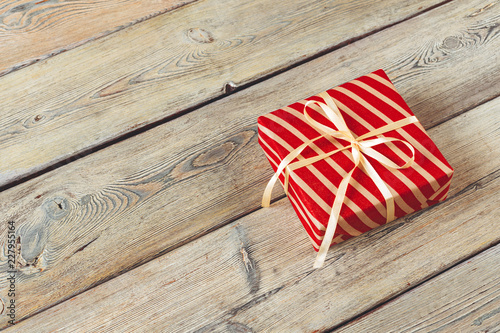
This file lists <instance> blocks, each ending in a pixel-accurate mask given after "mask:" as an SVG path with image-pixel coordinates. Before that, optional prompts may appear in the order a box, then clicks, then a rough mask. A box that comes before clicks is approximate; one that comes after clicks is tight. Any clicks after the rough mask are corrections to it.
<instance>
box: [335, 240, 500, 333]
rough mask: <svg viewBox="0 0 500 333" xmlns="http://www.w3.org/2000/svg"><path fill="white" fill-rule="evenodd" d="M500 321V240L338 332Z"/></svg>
mask: <svg viewBox="0 0 500 333" xmlns="http://www.w3.org/2000/svg"><path fill="white" fill-rule="evenodd" d="M499 327H500V245H496V246H495V247H493V248H491V249H489V250H487V251H484V252H482V253H480V254H478V255H476V256H475V257H473V258H472V259H471V260H469V261H467V262H464V263H462V264H460V265H459V266H457V267H454V268H452V269H451V270H449V271H447V272H445V273H443V274H440V275H438V276H437V277H435V278H433V279H432V280H430V281H428V282H426V283H424V284H423V285H421V286H418V287H417V288H415V289H413V290H411V291H409V292H407V293H405V294H403V295H401V296H400V297H398V298H397V299H395V300H393V301H391V302H390V303H388V304H384V305H383V306H381V307H380V308H378V309H376V310H375V311H373V312H372V313H370V314H368V315H366V316H363V317H362V318H360V319H358V320H355V321H353V322H352V323H349V324H348V325H346V326H344V327H342V328H340V329H338V330H336V331H335V332H339V333H340V332H342V333H347V332H373V333H376V332H381V333H382V332H383V333H386V332H393V331H398V332H494V331H495V329H498V328H499Z"/></svg>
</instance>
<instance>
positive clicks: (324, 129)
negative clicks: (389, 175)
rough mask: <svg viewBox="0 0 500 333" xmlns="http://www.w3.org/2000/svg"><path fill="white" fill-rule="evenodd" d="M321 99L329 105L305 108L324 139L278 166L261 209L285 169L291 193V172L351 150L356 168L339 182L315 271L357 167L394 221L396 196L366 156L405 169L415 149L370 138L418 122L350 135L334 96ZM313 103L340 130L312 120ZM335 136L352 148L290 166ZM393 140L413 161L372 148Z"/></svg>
mask: <svg viewBox="0 0 500 333" xmlns="http://www.w3.org/2000/svg"><path fill="white" fill-rule="evenodd" d="M319 96H320V97H322V98H323V100H324V101H325V102H326V104H325V103H322V102H317V101H308V102H307V103H306V104H305V106H304V116H305V118H306V120H307V122H308V123H309V124H310V125H311V126H313V127H314V128H315V129H317V130H318V131H319V132H320V133H323V134H322V135H321V136H318V137H316V138H314V139H311V140H308V141H306V142H304V143H303V144H302V145H300V146H299V147H298V148H296V149H294V150H292V151H291V152H290V153H289V154H288V155H287V156H286V157H285V158H284V159H283V160H282V161H281V163H280V164H279V165H278V169H277V170H276V173H275V174H274V175H273V177H272V178H271V179H270V180H269V183H268V184H267V187H266V189H265V191H264V195H263V198H262V206H263V207H269V204H270V202H271V192H272V189H273V187H274V184H275V183H276V181H277V180H278V178H279V175H280V174H281V173H282V172H283V170H285V182H284V184H283V187H284V189H285V193H286V194H288V178H289V174H290V172H291V171H293V170H295V169H298V168H301V167H304V166H307V165H310V164H312V163H314V162H316V161H319V160H323V159H325V158H327V157H329V156H332V155H334V154H336V153H338V152H340V151H343V150H347V149H351V153H352V159H353V161H354V167H353V168H352V169H351V170H350V171H349V173H348V174H347V175H346V176H345V177H344V178H343V180H342V182H341V183H340V185H339V187H338V190H337V194H336V196H335V200H334V202H333V206H332V210H331V212H330V218H329V220H328V224H327V227H326V231H325V235H324V237H323V240H322V242H321V246H320V248H319V251H318V255H317V257H316V261H315V262H314V268H319V267H321V266H323V263H324V261H325V258H326V253H327V252H328V249H329V248H330V245H331V243H332V240H333V236H334V234H335V230H336V229H337V223H338V219H339V217H340V210H341V208H342V204H343V202H344V198H345V195H346V192H347V186H348V185H349V181H350V179H351V177H352V174H353V173H354V170H356V168H358V167H360V168H362V169H364V171H365V172H366V173H367V174H368V176H370V177H371V179H372V180H373V182H374V183H375V185H376V186H377V188H378V189H379V191H380V192H381V193H382V195H383V196H384V199H385V203H386V207H387V215H386V222H390V221H392V220H394V219H395V216H394V210H395V207H394V197H393V195H392V193H391V191H390V190H389V188H388V187H387V185H386V184H385V182H384V181H383V180H382V178H380V176H379V174H378V173H377V171H375V169H374V168H373V166H372V165H371V164H370V162H369V161H368V160H367V159H366V157H365V155H366V156H370V157H371V158H373V159H375V160H377V161H378V162H380V163H381V164H383V165H384V166H386V167H387V168H389V169H405V168H408V167H409V166H410V165H411V164H412V163H413V162H414V160H415V150H414V148H413V146H412V145H411V144H409V143H408V142H406V141H403V140H400V139H396V138H388V137H381V138H379V137H377V138H373V139H369V140H367V139H368V138H371V137H374V136H378V135H380V134H384V133H386V132H389V131H392V130H395V129H398V128H401V127H403V126H405V125H409V124H412V123H416V122H418V120H417V118H416V117H415V116H411V117H408V118H405V119H402V120H399V121H396V122H394V123H391V124H388V125H385V126H382V127H380V128H378V129H375V130H373V131H371V132H369V133H366V134H364V135H361V136H358V137H356V136H355V134H354V133H352V132H351V130H350V129H349V128H348V127H347V125H346V123H345V120H344V118H343V117H342V114H341V113H340V111H339V109H338V107H337V105H336V104H335V102H334V100H333V99H332V97H331V96H330V95H329V94H328V93H326V92H324V93H321V94H319ZM311 104H317V105H319V106H320V107H321V109H322V110H323V111H324V112H325V115H326V116H327V117H328V119H329V120H330V121H331V122H332V123H333V124H334V125H335V127H336V128H337V129H334V128H332V127H329V126H326V125H323V124H321V123H319V122H317V121H316V120H314V119H312V118H311V116H310V115H309V114H308V113H307V106H308V105H311ZM328 136H330V137H332V138H336V139H341V140H346V141H348V142H349V145H347V146H345V147H342V148H340V149H337V150H334V151H331V152H328V153H324V154H320V155H317V156H314V157H310V158H306V159H303V160H300V161H297V162H294V163H291V162H292V161H293V160H294V159H295V158H296V157H297V156H299V155H300V153H301V152H302V151H303V150H304V149H305V148H306V147H308V146H309V145H310V144H311V143H313V142H314V141H316V140H319V139H321V138H323V137H328ZM393 141H399V142H402V143H404V144H405V145H406V146H407V147H408V148H409V149H410V151H411V158H409V159H408V160H407V161H406V163H405V164H404V165H398V164H396V163H394V162H393V161H391V160H390V159H389V158H387V157H386V156H384V155H382V154H381V153H379V152H378V151H376V150H375V149H373V148H372V147H374V146H377V145H380V144H385V143H388V142H393Z"/></svg>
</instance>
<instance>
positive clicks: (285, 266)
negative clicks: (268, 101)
mask: <svg viewBox="0 0 500 333" xmlns="http://www.w3.org/2000/svg"><path fill="white" fill-rule="evenodd" d="M489 104H490V105H482V106H480V107H478V108H477V109H476V110H473V111H471V113H475V114H476V115H475V117H472V118H474V119H476V121H478V119H480V118H481V115H484V113H486V112H488V111H489V109H490V108H491V107H492V105H491V103H489ZM494 106H495V107H493V110H499V107H500V99H498V100H496V101H494ZM461 120H462V123H464V122H466V121H469V118H468V117H467V115H463V116H461ZM445 125H446V124H443V126H445ZM449 127H450V128H449V130H453V129H454V128H455V127H454V126H449ZM495 134H496V135H497V136H498V128H497V129H496V133H495ZM484 136H485V137H487V136H488V134H484ZM456 139H458V138H456ZM465 147H467V144H466V146H465ZM469 149H473V148H469ZM497 160H498V156H497ZM459 170H460V169H459ZM499 187H500V170H496V171H494V172H492V173H491V174H489V175H487V176H485V177H483V178H481V179H479V180H478V181H475V182H473V183H469V185H468V186H466V187H465V188H464V189H462V190H461V191H459V192H457V193H456V194H455V195H453V196H451V197H450V198H449V199H448V200H447V201H444V202H442V203H439V204H437V205H435V206H432V207H430V208H428V209H426V210H424V211H420V212H416V213H414V214H411V215H409V216H407V217H404V218H401V219H398V220H396V221H393V222H391V223H389V224H387V225H384V226H382V227H380V228H377V229H373V230H371V231H369V232H367V233H364V234H363V235H361V236H358V237H355V238H352V239H350V240H348V241H346V242H344V243H341V244H339V245H336V246H334V247H333V248H332V249H330V251H329V254H328V257H327V261H326V265H325V266H324V268H323V269H320V270H312V269H311V265H312V262H313V258H314V255H315V252H313V251H312V250H311V245H310V243H309V241H308V240H307V237H305V234H304V231H303V230H302V228H301V225H300V222H299V221H298V219H296V218H290V216H292V214H293V210H292V209H291V207H290V205H289V204H288V203H287V201H286V199H284V200H280V202H278V203H277V204H275V205H274V206H273V207H272V208H271V209H269V210H267V211H266V210H264V209H261V210H259V211H257V212H255V213H253V214H251V215H247V216H246V217H244V218H242V219H241V220H239V221H236V222H234V223H232V224H231V225H227V226H225V227H223V228H221V229H219V230H217V231H214V232H213V233H210V234H208V235H206V236H205V237H203V238H200V239H198V240H196V241H194V242H191V243H189V244H186V245H185V246H183V247H181V248H178V249H176V250H175V251H172V252H170V253H168V254H166V255H164V256H162V257H160V258H157V259H154V260H153V261H151V262H149V263H147V264H145V265H143V266H141V267H138V268H136V269H134V270H131V271H129V272H127V273H125V274H123V275H121V276H119V277H116V278H115V279H113V280H111V281H108V282H106V283H105V284H102V285H100V286H97V287H95V288H93V289H91V290H88V291H86V292H84V293H82V294H80V295H78V296H75V297H73V298H72V299H71V300H68V301H66V302H63V303H60V304H58V305H56V306H54V307H52V308H50V309H48V310H46V311H44V312H41V313H39V314H37V315H35V316H33V317H31V318H28V319H27V320H24V321H21V322H20V323H19V324H18V325H19V327H18V328H19V329H28V330H29V329H32V328H35V327H37V328H39V329H40V330H42V331H49V330H53V329H57V328H59V329H64V330H69V331H71V330H74V329H76V328H80V329H83V330H85V331H89V332H90V331H98V330H103V329H109V330H121V331H133V330H135V329H139V328H140V329H143V330H147V329H153V328H154V329H156V330H168V331H169V332H185V331H196V330H199V331H200V332H205V331H210V332H223V331H227V330H230V328H236V327H240V328H241V329H245V330H243V331H244V332H252V331H273V332H294V331H301V332H303V331H313V330H319V331H322V330H325V326H326V327H329V326H330V327H331V326H332V324H333V325H338V324H340V323H342V322H345V321H346V320H349V319H350V318H353V317H354V316H355V315H356V314H357V313H359V311H360V310H361V311H366V310H367V309H369V308H373V306H376V305H377V304H380V301H383V300H386V299H389V298H393V297H394V296H396V295H398V294H401V293H402V292H404V291H405V290H407V289H408V288H409V287H410V286H411V285H414V284H418V283H420V282H421V281H422V280H427V279H428V278H429V277H430V276H435V275H437V274H438V273H439V272H441V271H443V270H444V269H446V268H447V267H450V266H452V265H454V264H455V263H456V262H460V261H463V260H464V258H469V257H470V254H471V253H478V252H480V251H482V250H483V249H486V248H489V247H491V245H493V244H498V242H499V241H500V234H499V233H498V230H497V229H495V228H492V225H491V223H492V222H493V221H494V220H495V218H496V216H497V215H498V213H500V211H499V207H500V205H499V202H498V196H497V193H498V189H499ZM471 200H474V201H477V204H475V205H470V201H471ZM477 216H481V217H482V218H480V219H478V218H477ZM268 220H272V221H273V229H274V230H273V232H272V233H270V232H269V226H268V222H267V221H268ZM292 220H293V221H292ZM291 222H293V223H291ZM476 229H477V230H476ZM380 258H384V260H383V261H382V260H380ZM429 258H433V259H432V260H429ZM332 277H333V278H332ZM89 306H90V307H92V308H93V311H92V312H91V313H89V311H88V307H89ZM63 318H64V320H63ZM61 322H64V324H63V325H64V326H60V325H61Z"/></svg>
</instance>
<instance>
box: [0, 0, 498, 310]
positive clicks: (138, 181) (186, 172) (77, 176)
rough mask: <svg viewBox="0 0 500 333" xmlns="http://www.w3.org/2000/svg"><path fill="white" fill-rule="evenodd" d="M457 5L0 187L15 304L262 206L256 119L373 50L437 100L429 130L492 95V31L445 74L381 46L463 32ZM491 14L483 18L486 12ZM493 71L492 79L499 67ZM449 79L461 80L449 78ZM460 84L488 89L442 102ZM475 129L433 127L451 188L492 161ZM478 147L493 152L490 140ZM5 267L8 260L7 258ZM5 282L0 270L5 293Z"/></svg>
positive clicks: (48, 300) (38, 304)
mask: <svg viewBox="0 0 500 333" xmlns="http://www.w3.org/2000/svg"><path fill="white" fill-rule="evenodd" d="M478 3H481V5H482V4H483V3H482V2H478ZM462 4H463V8H462V9H461V11H460V10H458V9H456V6H453V7H451V8H447V7H443V8H442V9H439V10H436V11H435V12H434V11H432V12H429V13H428V14H426V15H425V16H422V17H418V18H416V19H412V20H410V21H408V22H405V23H403V24H401V25H398V26H394V27H392V28H390V29H388V30H387V31H384V32H383V33H380V34H377V35H376V36H375V35H374V36H371V37H369V38H365V39H363V40H361V41H359V42H357V43H353V44H351V45H349V46H347V47H345V48H342V49H341V50H338V51H336V52H334V53H332V54H329V55H327V56H324V57H321V58H318V59H317V60H315V61H313V62H310V63H307V64H305V65H302V66H300V67H298V68H296V69H293V70H291V71H288V72H286V73H283V74H281V75H279V76H276V77H274V78H272V79H270V80H267V81H265V82H262V83H260V84H258V85H255V86H253V87H251V88H248V89H245V90H244V91H241V92H238V93H236V94H234V95H232V96H229V97H228V98H224V99H222V100H220V101H218V102H216V103H212V104H210V105H208V106H206V107H204V108H202V109H200V110H198V111H196V112H194V113H192V114H188V115H185V116H182V117H180V118H178V119H176V120H174V121H172V122H170V123H167V124H165V125H162V126H159V127H157V128H154V129H152V130H149V131H147V132H145V133H143V134H141V135H139V136H137V137H134V138H130V139H128V140H126V141H123V142H121V143H118V144H115V145H113V146H111V147H109V148H106V149H104V150H101V151H99V152H96V153H94V154H91V155H89V156H87V157H85V158H82V159H80V160H78V161H76V162H74V163H71V164H69V165H66V166H63V167H61V168H59V169H57V170H54V171H52V172H49V173H47V174H45V175H43V176H41V177H38V178H36V179H33V180H31V181H29V182H26V183H24V184H21V185H19V186H16V187H15V188H12V189H9V190H7V191H4V192H2V193H0V205H2V207H1V208H2V213H3V214H2V215H1V218H2V221H1V222H2V223H1V224H0V228H2V229H1V232H2V234H1V235H4V236H1V238H0V242H4V240H5V239H6V236H5V233H6V229H5V225H6V224H5V222H6V221H8V220H13V221H15V222H16V223H17V225H18V231H17V232H18V236H19V237H20V240H21V247H22V250H21V257H22V258H23V259H22V261H21V264H20V265H21V266H20V267H19V269H20V271H21V273H20V275H19V280H18V288H19V289H20V291H21V292H20V296H19V297H20V302H19V304H22V305H21V306H20V308H19V309H18V316H19V317H18V318H23V317H25V316H28V315H30V314H32V313H34V312H36V311H39V310H41V309H43V308H45V307H48V306H50V305H52V304H55V303H57V302H59V301H61V300H63V299H66V298H68V297H70V296H72V295H74V294H75V293H79V292H81V291H83V290H86V289H88V288H89V287H91V286H93V285H95V284H98V283H100V282H102V281H105V280H107V279H110V278H112V277H113V276H116V275H119V274H121V273H122V272H124V271H127V270H129V269H130V268H131V267H135V266H137V265H140V264H141V263H143V262H146V261H148V260H151V259H152V258H153V257H155V256H158V255H159V254H161V253H165V252H167V251H169V250H171V249H172V248H175V247H178V246H179V245H181V244H183V243H186V242H188V241H189V240H191V239H193V238H196V237H199V236H200V235H203V234H205V233H207V232H210V231H211V230H213V229H215V228H218V227H220V226H222V225H224V224H226V223H228V222H229V221H231V220H233V219H234V218H236V217H238V216H241V215H243V214H246V213H248V212H250V211H252V210H255V209H257V208H258V207H259V205H260V197H261V194H262V190H263V188H264V186H265V183H266V182H267V180H268V179H269V178H270V176H271V168H270V167H269V165H268V162H267V161H266V159H265V157H264V155H263V153H262V151H261V149H260V147H259V146H258V144H257V141H256V119H257V116H259V115H261V114H265V113H267V112H269V111H271V110H273V109H276V108H279V107H281V106H283V105H287V104H290V103H291V102H293V101H296V100H298V99H301V98H304V97H307V96H310V95H312V94H314V93H317V92H318V91H322V90H325V89H326V88H328V87H331V86H334V85H337V84H340V83H343V82H345V81H348V80H350V79H352V78H354V77H356V76H359V75H362V74H365V73H367V72H368V71H369V69H370V66H372V68H373V67H374V66H375V65H368V64H366V57H367V56H368V55H370V54H373V57H374V61H375V62H376V63H377V66H378V65H379V64H381V63H382V64H393V66H394V67H393V68H392V70H391V72H390V75H391V77H392V78H396V79H397V78H398V77H407V79H405V80H403V81H401V82H398V81H397V80H396V86H397V88H398V89H399V91H400V92H401V94H402V95H403V96H404V97H405V98H406V96H407V95H408V96H410V97H409V98H408V99H407V101H408V103H409V105H410V107H413V106H415V105H419V106H420V107H421V106H422V105H425V103H422V101H426V100H432V99H433V98H435V99H436V103H435V104H434V105H433V107H432V108H430V109H423V110H422V109H419V108H414V109H415V113H416V114H417V116H418V117H420V118H421V119H422V122H423V123H424V125H425V126H426V127H428V126H429V124H436V123H439V122H442V121H443V117H444V118H447V117H449V115H450V114H451V113H452V110H453V112H455V113H457V112H458V113H459V112H461V111H462V110H463V109H467V108H470V107H473V106H474V105H475V104H477V103H480V102H481V101H482V100H484V99H485V98H487V97H488V96H490V95H491V93H492V91H491V87H490V86H489V85H488V84H489V81H488V80H487V79H485V77H487V76H488V75H487V74H488V73H490V72H487V71H489V70H490V69H491V67H489V65H490V63H489V62H485V61H486V59H491V58H494V57H495V56H496V50H497V46H498V38H497V39H494V38H490V39H487V38H485V39H484V42H483V43H481V44H480V45H475V46H473V47H470V48H467V47H464V48H463V49H462V51H463V54H460V52H458V51H457V52H456V53H455V55H454V57H453V58H452V59H451V60H450V61H449V62H448V63H447V68H448V70H440V67H439V64H436V65H435V66H434V67H432V69H433V70H434V71H430V72H427V73H426V75H419V74H418V72H417V73H416V74H415V75H409V74H408V75H405V73H410V72H411V71H412V70H414V68H417V69H418V66H417V67H415V66H400V67H397V66H396V65H395V64H396V63H397V59H399V58H401V57H403V54H404V53H403V52H402V51H401V50H400V51H399V52H400V53H398V52H395V51H396V50H398V49H401V48H400V47H396V46H394V48H390V47H384V46H383V45H385V44H388V42H389V41H392V40H398V38H401V37H400V36H401V35H402V34H401V33H402V32H403V31H416V30H417V29H416V28H417V27H426V26H431V25H432V24H433V23H436V24H438V23H439V24H442V26H438V27H439V28H440V29H438V30H437V31H438V32H439V34H438V35H432V31H434V29H432V30H431V29H430V28H429V29H430V30H428V31H423V33H425V34H426V36H427V38H426V39H424V41H425V43H427V44H429V43H430V42H429V40H434V43H435V44H439V43H440V42H439V40H442V39H443V38H446V37H447V36H453V35H459V34H461V33H464V31H467V24H466V23H467V22H469V23H471V22H475V21H474V20H475V19H472V18H471V21H467V20H464V21H461V20H457V19H456V17H457V16H459V15H458V14H457V12H459V13H461V14H460V16H466V14H467V15H468V13H470V12H472V10H471V9H470V7H469V4H470V3H469V4H465V2H462ZM472 5H474V6H479V5H478V4H476V3H472ZM433 12H434V13H433ZM447 14H448V16H447ZM487 14H488V12H487V11H486V12H485V13H484V15H485V16H483V17H485V18H486V19H488V16H486V15H487ZM490 21H491V20H490ZM429 22H432V24H431V23H429ZM488 29H489V28H488ZM490 30H491V29H490ZM420 33H422V32H421V31H420V32H419V33H418V36H420ZM490 35H493V34H492V33H490ZM405 38H406V39H399V42H401V43H405V44H407V45H410V44H411V42H413V41H415V40H418V38H417V37H416V35H407V36H406V37H405ZM381 41H387V43H382V42H381ZM495 43H497V44H495ZM424 45H425V44H424ZM414 47H416V48H419V46H418V45H415V46H414ZM360 50H364V51H363V52H364V53H360ZM392 57H394V58H392ZM403 58H404V57H403ZM345 59H349V61H350V66H351V67H347V68H346V67H343V66H344V63H345V61H344V60H345ZM381 59H384V60H383V61H382V60H381ZM379 61H380V62H379ZM415 61H416V62H418V61H421V59H415ZM474 61H477V62H485V65H484V66H480V67H477V68H476V67H474V68H473V69H471V68H470V67H468V66H467V64H471V63H474ZM495 65H496V64H495ZM454 66H457V67H460V68H462V71H461V73H460V74H462V73H471V75H469V76H467V77H466V78H463V77H462V75H458V74H456V73H455V71H454V70H451V69H452V68H454ZM354 68H356V70H357V71H354ZM492 68H493V69H495V67H492ZM493 73H494V74H495V75H497V74H496V73H498V69H496V72H495V71H494V70H493ZM431 74H432V75H431ZM449 76H451V77H455V78H456V80H449V79H448V78H449ZM332 78H334V79H332ZM441 81H442V84H439V85H437V84H436V83H435V82H441ZM465 81H467V82H468V84H471V83H470V82H473V83H474V84H476V85H478V86H481V87H483V88H484V89H483V90H479V91H480V93H477V94H472V95H468V96H469V97H468V98H464V99H458V98H457V103H455V104H454V105H448V104H446V101H447V100H449V99H451V97H450V96H455V97H456V96H457V95H456V94H459V96H461V91H459V92H458V93H457V91H455V88H456V87H457V84H459V83H460V82H462V83H463V82H465ZM303 82H308V84H307V85H304V84H303ZM433 82H434V84H433ZM497 84H498V83H497ZM421 86H426V87H427V86H432V87H433V89H422V88H421ZM414 90H420V91H421V95H415V94H413V93H412V91H414ZM484 91H486V93H483V92H484ZM497 92H498V91H497ZM441 103H445V104H441ZM436 110H439V111H440V112H436ZM441 110H444V111H443V113H444V115H443V114H442V113H441ZM446 110H448V112H445V111H446ZM491 117H492V116H491ZM488 119H489V118H488ZM471 124H476V125H477V126H478V127H475V129H476V130H477V131H478V132H479V134H475V135H477V136H474V135H473V136H472V137H463V136H460V135H459V134H461V133H457V134H456V135H455V133H454V131H450V132H447V133H449V134H446V136H442V135H441V134H440V132H439V131H438V132H433V133H434V134H433V135H432V137H434V136H435V139H436V142H437V143H438V146H440V148H442V149H443V150H444V152H445V155H446V157H447V158H448V160H449V161H450V162H451V164H452V165H453V166H454V167H455V168H456V170H464V171H460V172H457V173H456V175H455V186H454V187H452V192H451V193H452V194H453V193H456V192H457V191H458V190H460V189H461V188H463V187H464V186H466V184H469V183H470V182H471V181H473V180H474V179H476V180H477V179H479V178H481V177H482V176H483V175H484V174H488V173H490V172H492V171H493V170H495V168H496V167H497V164H498V163H496V162H495V161H492V160H489V161H486V163H485V164H482V165H480V166H478V163H479V161H482V159H483V155H482V154H483V153H484V152H483V151H482V150H471V151H470V152H469V153H468V154H467V155H465V156H464V155H463V152H462V151H460V150H457V149H462V148H460V147H463V146H464V145H466V143H467V144H468V143H469V142H482V140H484V139H482V136H480V134H481V135H482V132H485V131H486V132H488V131H489V127H486V128H484V127H481V126H483V125H479V124H478V122H474V121H471ZM491 124H492V123H491V122H489V123H485V124H484V125H491ZM473 133H474V132H473ZM481 147H483V148H484V147H486V148H488V149H491V150H492V151H494V148H493V146H489V145H486V146H485V145H481ZM486 148H485V149H486ZM457 152H458V153H457ZM474 167H475V168H474ZM457 184H461V185H457ZM276 192H277V193H276V194H275V195H279V193H278V191H276ZM2 244H3V245H2V248H3V246H5V245H4V243H2ZM0 265H6V259H5V258H3V257H2V261H1V262H0ZM2 267H5V266H2ZM3 271H4V270H2V272H3ZM5 281H6V280H5V279H4V278H3V277H0V283H3V285H2V288H4V286H5Z"/></svg>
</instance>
